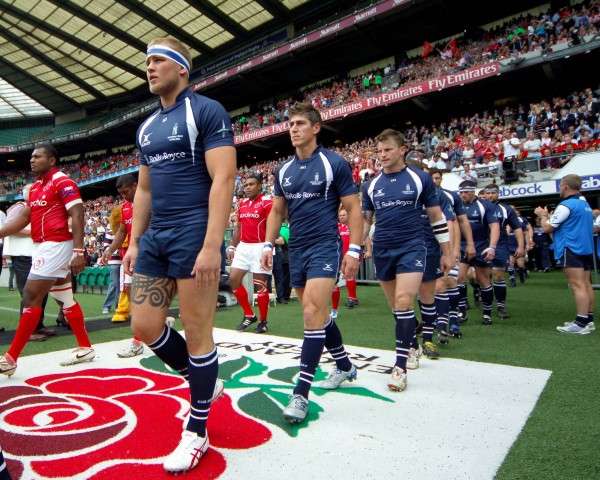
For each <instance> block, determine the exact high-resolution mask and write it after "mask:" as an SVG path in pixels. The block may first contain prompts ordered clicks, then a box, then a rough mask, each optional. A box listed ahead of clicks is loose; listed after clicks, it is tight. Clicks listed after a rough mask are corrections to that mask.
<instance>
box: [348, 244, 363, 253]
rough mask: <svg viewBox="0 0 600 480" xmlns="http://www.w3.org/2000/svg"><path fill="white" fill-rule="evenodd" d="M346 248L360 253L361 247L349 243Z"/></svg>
mask: <svg viewBox="0 0 600 480" xmlns="http://www.w3.org/2000/svg"><path fill="white" fill-rule="evenodd" d="M348 250H349V251H351V252H358V253H360V252H361V251H362V250H361V248H360V247H359V246H358V245H355V244H354V243H351V244H350V245H349V246H348Z"/></svg>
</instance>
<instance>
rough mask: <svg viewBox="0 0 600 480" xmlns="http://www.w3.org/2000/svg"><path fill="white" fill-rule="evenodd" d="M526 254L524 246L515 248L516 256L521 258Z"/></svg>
mask: <svg viewBox="0 0 600 480" xmlns="http://www.w3.org/2000/svg"><path fill="white" fill-rule="evenodd" d="M524 256H525V249H524V248H518V247H517V249H516V250H515V258H521V257H524Z"/></svg>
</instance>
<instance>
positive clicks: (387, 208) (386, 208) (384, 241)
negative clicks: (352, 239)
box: [362, 166, 440, 248]
mask: <svg viewBox="0 0 600 480" xmlns="http://www.w3.org/2000/svg"><path fill="white" fill-rule="evenodd" d="M439 204H440V203H439V200H438V196H437V195H436V192H435V185H434V183H433V180H431V177H430V176H429V174H427V173H425V172H423V171H422V170H419V169H416V168H412V167H408V166H407V167H405V168H404V169H402V170H400V171H399V172H395V173H384V172H383V170H382V171H381V172H379V173H378V174H377V175H375V176H374V177H373V178H372V179H371V180H369V182H368V183H367V184H366V186H365V187H364V191H363V195H362V209H363V211H367V212H375V220H376V221H375V232H374V233H373V244H374V245H376V246H377V247H379V248H397V247H402V246H403V245H407V244H413V243H422V242H423V241H424V232H423V220H422V219H421V213H422V211H423V206H425V207H435V206H439Z"/></svg>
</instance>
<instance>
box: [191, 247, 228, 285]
mask: <svg viewBox="0 0 600 480" xmlns="http://www.w3.org/2000/svg"><path fill="white" fill-rule="evenodd" d="M192 275H195V276H196V288H208V287H211V286H213V285H214V284H215V283H216V284H218V283H219V280H220V278H221V249H220V248H218V249H213V248H209V247H203V248H202V250H200V253H199V254H198V256H197V257H196V263H195V264H194V269H193V270H192Z"/></svg>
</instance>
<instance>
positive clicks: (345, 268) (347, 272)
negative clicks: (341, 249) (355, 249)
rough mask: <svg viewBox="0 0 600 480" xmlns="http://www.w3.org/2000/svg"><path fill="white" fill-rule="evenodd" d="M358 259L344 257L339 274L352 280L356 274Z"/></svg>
mask: <svg viewBox="0 0 600 480" xmlns="http://www.w3.org/2000/svg"><path fill="white" fill-rule="evenodd" d="M358 264H359V261H358V258H354V257H352V256H350V255H348V254H346V255H344V258H343V259H342V266H341V267H340V272H342V273H343V274H344V278H354V277H356V274H357V273H358Z"/></svg>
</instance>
